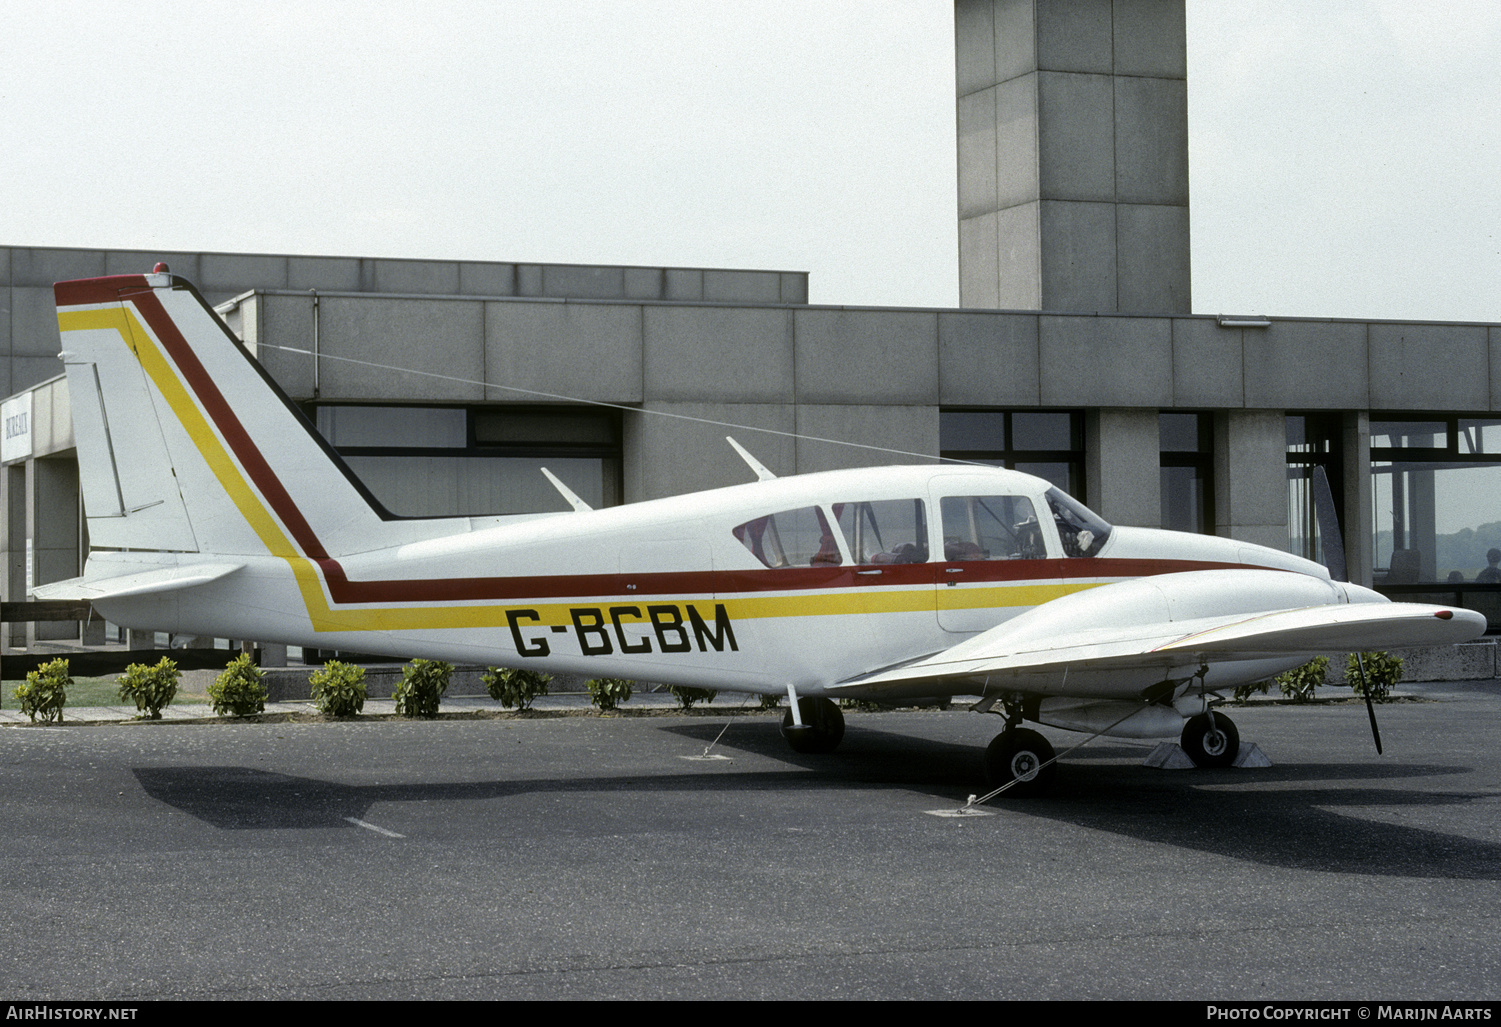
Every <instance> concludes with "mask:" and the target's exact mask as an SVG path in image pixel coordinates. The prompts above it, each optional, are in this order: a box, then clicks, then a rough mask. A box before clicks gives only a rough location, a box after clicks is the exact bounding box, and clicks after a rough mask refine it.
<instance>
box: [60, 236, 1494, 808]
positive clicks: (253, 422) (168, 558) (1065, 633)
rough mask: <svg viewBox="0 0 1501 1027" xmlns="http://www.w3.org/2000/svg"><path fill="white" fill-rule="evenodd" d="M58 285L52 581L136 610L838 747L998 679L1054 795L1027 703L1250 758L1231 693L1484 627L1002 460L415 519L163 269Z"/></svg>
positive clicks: (995, 762)
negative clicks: (548, 676) (774, 720)
mask: <svg viewBox="0 0 1501 1027" xmlns="http://www.w3.org/2000/svg"><path fill="white" fill-rule="evenodd" d="M56 297H57V309H58V326H59V328H60V329H61V332H62V340H63V353H62V360H63V362H64V363H65V364H66V366H67V374H68V388H69V393H70V395H71V399H72V412H73V428H74V434H75V437H76V439H77V444H78V463H79V472H80V476H81V479H82V488H83V496H84V507H85V512H86V514H87V517H88V529H89V536H90V540H91V544H92V549H91V552H90V554H89V557H88V562H87V564H86V567H85V571H84V574H83V576H82V577H80V578H75V579H72V580H70V581H65V582H59V583H57V584H52V585H47V586H43V587H41V588H38V589H36V595H37V596H38V597H41V598H70V599H88V600H91V601H92V602H93V604H94V606H95V607H96V608H97V609H98V611H99V612H100V613H101V614H102V615H104V616H105V617H107V618H108V619H110V620H111V621H114V622H115V623H117V624H121V625H125V626H127V627H131V628H138V629H147V630H163V631H172V632H178V633H184V634H189V635H208V636H215V637H220V638H255V639H261V640H265V641H275V642H284V643H289V644H292V645H302V646H312V647H317V648H320V649H344V650H351V651H358V652H367V653H379V654H388V655H391V656H394V657H401V658H408V657H414V656H416V657H427V658H433V659H444V660H449V661H453V662H461V663H478V664H498V665H504V666H513V667H526V668H532V669H536V670H547V671H562V672H566V673H579V674H587V675H591V676H602V675H610V676H619V677H627V678H635V679H642V680H649V681H659V682H666V683H670V684H683V685H694V686H700V687H707V688H713V689H718V690H728V691H739V692H747V693H759V694H763V695H773V694H775V695H781V694H786V695H787V696H788V699H789V706H790V709H789V710H788V712H787V715H786V717H785V718H784V721H783V731H784V733H785V735H786V737H787V739H788V741H789V742H790V744H791V745H792V747H793V748H794V749H796V750H797V751H799V752H827V751H829V750H832V749H833V748H834V747H835V746H836V745H837V744H838V743H839V741H840V738H841V737H842V736H843V733H844V724H843V717H842V715H841V714H840V712H839V708H838V706H837V705H836V703H835V702H834V701H833V700H834V699H837V698H841V697H846V696H848V697H858V698H862V699H872V700H882V701H885V700H896V699H902V700H912V699H936V698H941V697H945V696H953V695H979V696H982V697H983V698H982V702H981V704H980V705H981V707H983V708H985V709H990V708H991V707H992V706H993V705H995V704H996V703H999V704H1000V705H1001V709H1002V710H1003V711H1004V712H1005V716H1006V724H1007V726H1006V729H1005V730H1004V731H1003V732H1002V733H1001V734H1000V735H999V736H998V737H997V738H996V739H995V741H994V742H992V743H991V745H990V747H989V749H988V751H987V761H986V764H987V768H988V770H989V773H990V775H991V777H992V779H993V781H994V782H995V783H997V784H1001V783H1007V782H1015V783H1016V784H1017V785H1018V786H1019V788H1018V790H1019V791H1038V790H1041V789H1042V788H1043V787H1045V786H1046V784H1047V781H1048V779H1049V776H1050V774H1051V771H1052V769H1053V768H1052V763H1051V760H1052V759H1053V751H1052V749H1051V747H1050V746H1049V744H1048V742H1047V740H1046V739H1044V738H1043V736H1042V735H1041V734H1039V733H1037V732H1036V731H1031V730H1027V729H1024V728H1022V727H1021V723H1022V721H1023V720H1024V719H1025V720H1033V721H1037V722H1039V723H1042V724H1047V725H1052V726H1055V727H1061V728H1068V729H1073V730H1078V731H1088V732H1100V731H1105V732H1107V733H1111V734H1116V735H1124V736H1128V737H1137V738H1157V737H1167V736H1172V735H1181V741H1182V745H1183V748H1184V750H1185V751H1187V752H1188V753H1189V755H1190V756H1192V757H1193V759H1194V760H1195V762H1197V763H1198V764H1200V765H1203V766H1226V765H1229V763H1230V762H1232V761H1233V760H1234V759H1235V757H1236V755H1237V752H1238V749H1239V741H1238V736H1237V733H1236V731H1235V728H1234V725H1233V724H1231V722H1230V720H1229V718H1227V717H1225V716H1223V715H1220V714H1216V713H1213V712H1211V711H1210V709H1209V706H1208V702H1207V699H1206V694H1205V693H1206V692H1211V691H1212V690H1215V689H1223V688H1227V687H1233V686H1235V685H1237V684H1241V683H1244V682H1249V681H1256V680H1260V679H1262V678H1264V677H1266V676H1267V675H1269V674H1272V673H1276V672H1278V671H1281V670H1285V669H1288V668H1290V667H1294V666H1297V665H1298V664H1300V663H1302V662H1304V661H1306V660H1307V659H1308V658H1309V657H1311V656H1312V655H1314V654H1317V653H1319V652H1326V651H1332V650H1345V651H1348V650H1361V649H1389V648H1394V647H1401V646H1411V645H1429V644H1439V643H1446V642H1459V641H1463V640H1466V639H1469V638H1473V637H1475V636H1477V635H1479V634H1481V633H1482V632H1484V630H1485V627H1486V622H1485V618H1484V617H1483V616H1481V615H1480V614H1478V613H1474V612H1471V611H1468V610H1463V609H1447V608H1440V607H1433V606H1418V605H1411V604H1405V603H1391V602H1388V601H1387V600H1386V599H1385V598H1384V597H1382V596H1380V595H1378V594H1377V593H1375V592H1373V591H1370V590H1369V589H1365V588H1361V587H1359V586H1357V585H1350V584H1345V583H1342V582H1338V581H1335V580H1332V579H1331V576H1330V574H1329V572H1328V571H1327V570H1325V568H1323V567H1321V566H1319V565H1318V564H1315V563H1311V562H1309V561H1307V560H1303V559H1299V558H1298V557H1294V556H1290V555H1288V554H1286V553H1281V552H1277V551H1275V550H1272V549H1267V548H1263V547H1261V546H1256V545H1251V544H1248V543H1244V542H1237V541H1234V540H1232V539H1227V538H1216V537H1210V536H1205V535H1191V534H1183V533H1176V532H1169V531H1158V530H1149V529H1145V528H1127V527H1116V526H1112V525H1110V524H1108V523H1106V522H1105V521H1104V520H1103V519H1102V518H1100V517H1099V516H1098V515H1096V514H1094V513H1092V512H1091V511H1089V510H1088V509H1086V508H1085V507H1084V506H1083V505H1081V504H1080V503H1078V502H1076V501H1075V500H1074V499H1072V498H1070V497H1069V496H1068V495H1066V494H1064V493H1063V492H1061V491H1059V490H1058V489H1057V488H1054V487H1053V486H1052V485H1050V484H1049V483H1048V482H1046V481H1043V480H1041V479H1039V478H1034V477H1031V476H1029V475H1026V474H1020V473H1017V472H1014V471H1006V470H1000V469H994V468H986V467H972V466H945V465H935V466H926V467H888V468H881V469H860V470H849V471H829V472H825V473H820V474H805V475H798V476H795V477H787V478H777V477H775V476H774V475H773V474H772V473H771V472H770V471H768V470H766V469H765V468H764V467H762V466H761V465H759V464H758V463H757V462H756V461H755V459H754V458H753V457H750V456H749V454H745V453H744V451H743V450H742V451H741V452H742V454H743V455H744V456H745V457H746V459H747V462H748V463H749V464H750V465H751V467H752V469H753V470H755V471H756V474H757V478H758V480H756V481H754V482H751V483H749V484H745V485H737V486H733V487H730V488H722V489H715V490H713V491H710V492H702V493H697V494H693V495H686V496H678V497H674V498H670V499H657V500H652V501H650V502H644V503H635V504H631V505H627V506H620V507H615V508H612V509H607V510H591V509H589V507H588V506H587V505H586V504H585V503H584V502H583V501H582V500H579V499H578V497H576V496H574V495H573V494H572V493H570V492H569V491H568V490H567V489H566V487H562V486H561V485H560V491H562V492H563V494H564V496H565V498H567V499H569V501H570V503H571V504H572V505H573V507H574V511H573V512H570V513H557V514H544V515H526V516H496V517H449V518H403V517H396V516H393V515H391V514H390V513H388V512H387V511H385V510H384V509H383V508H382V507H381V506H380V504H379V503H377V502H376V501H375V500H374V499H373V498H372V497H371V495H370V493H369V492H368V491H367V490H366V489H365V488H364V486H363V485H362V484H361V483H360V481H359V480H358V479H357V478H356V477H355V476H354V475H353V474H352V473H351V472H350V470H349V468H348V467H346V466H345V465H344V463H343V461H341V460H340V459H339V457H338V456H337V455H336V454H335V453H334V452H333V450H332V449H331V448H330V447H329V446H328V444H327V443H326V442H325V441H324V440H323V438H322V437H320V436H319V435H318V433H317V432H316V431H315V430H314V428H313V427H312V426H311V425H310V424H309V423H308V421H307V420H306V419H305V418H304V417H303V415H302V414H301V412H300V411H298V410H297V409H296V407H294V406H293V405H292V404H291V403H290V402H289V401H288V399H287V397H286V396H285V394H283V393H282V391H281V390H280V389H279V388H278V387H277V386H276V384H275V383H274V382H273V381H272V380H271V378H270V377H269V376H268V375H267V374H266V373H265V371H264V370H263V369H262V368H261V366H260V365H259V364H258V363H257V362H256V361H255V360H254V359H253V358H252V357H251V356H250V355H249V353H247V351H246V349H245V348H244V347H243V346H242V345H241V344H240V343H239V342H238V341H237V340H236V339H235V338H234V336H232V335H231V334H230V332H229V330H228V329H227V328H226V327H225V325H224V324H223V322H222V321H220V320H219V319H218V318H217V317H216V316H215V314H214V312H213V311H212V310H211V309H210V308H209V307H208V305H207V304H206V303H205V302H204V300H203V298H202V297H201V296H200V295H199V294H198V292H197V291H196V290H195V289H194V288H193V287H192V286H191V285H190V284H188V283H187V282H186V281H184V280H183V279H181V278H179V277H176V276H174V275H172V274H170V273H168V271H167V269H166V267H165V265H158V266H157V269H156V271H155V272H153V273H152V274H147V275H121V276H117V277H110V278H94V279H87V280H83V281H74V282H61V283H59V284H58V285H57V286H56ZM739 448H740V447H739V446H736V449H737V450H738V449H739ZM549 476H550V475H549ZM1326 537H1327V531H1326Z"/></svg>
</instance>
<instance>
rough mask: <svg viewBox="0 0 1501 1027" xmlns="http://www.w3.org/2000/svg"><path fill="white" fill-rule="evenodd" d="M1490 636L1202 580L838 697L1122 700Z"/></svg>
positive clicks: (922, 664)
mask: <svg viewBox="0 0 1501 1027" xmlns="http://www.w3.org/2000/svg"><path fill="white" fill-rule="evenodd" d="M1371 597H1375V600H1372V599H1371ZM1321 599H1322V602H1320V600H1321ZM1350 600H1355V601H1350ZM1376 600H1379V601H1376ZM1485 628H1486V621H1485V617H1484V616H1483V615H1481V614H1479V613H1476V612H1475V611H1472V610H1464V609H1455V608H1450V607H1437V606H1425V605H1419V604H1414V603H1391V602H1386V601H1385V600H1384V599H1381V597H1379V596H1377V594H1376V593H1374V592H1369V591H1368V590H1366V589H1358V588H1356V587H1354V586H1346V585H1340V584H1336V583H1333V582H1329V581H1323V580H1320V579H1317V578H1312V577H1308V576H1306V575H1296V574H1290V573H1287V572H1281V571H1260V570H1236V571H1195V572H1188V573H1183V574H1166V575H1160V576H1157V577H1153V578H1141V579H1136V580H1133V581H1125V582H1118V583H1115V584H1110V585H1103V586H1100V587H1098V588H1095V589H1091V590H1089V591H1087V592H1082V593H1077V594H1075V595H1072V596H1066V597H1064V598H1061V599H1056V600H1054V601H1052V602H1050V603H1046V604H1044V605H1042V606H1039V607H1037V608H1035V609H1033V610H1030V611H1028V612H1027V613H1025V614H1023V615H1021V616H1020V617H1016V618H1014V619H1013V620H1010V621H1007V622H1006V623H1004V624H1001V625H998V626H997V627H994V628H991V629H990V630H989V631H985V632H982V633H980V634H979V635H976V636H974V637H973V638H970V639H968V640H966V641H964V642H961V643H959V644H957V645H955V646H952V647H950V648H949V649H946V650H943V651H942V652H937V653H933V654H931V655H927V656H924V657H922V658H920V659H917V660H914V661H911V662H908V663H905V664H902V665H899V666H895V667H888V668H884V669H881V670H878V671H876V672H873V673H869V674H865V675H862V676H860V677H856V678H850V679H848V680H845V681H842V682H840V683H839V684H838V685H836V686H834V687H833V688H832V689H831V692H833V693H835V694H837V693H840V692H846V693H849V694H856V693H860V694H865V693H870V694H890V695H920V694H929V695H934V694H942V693H944V692H954V693H957V692H960V691H963V690H969V691H976V689H975V688H974V686H975V685H976V684H977V683H979V682H983V681H986V680H988V681H989V683H990V684H991V685H992V686H995V687H1000V688H1010V689H1015V690H1018V691H1028V692H1041V693H1051V694H1085V695H1090V694H1092V695H1120V694H1131V693H1134V692H1137V691H1140V690H1141V689H1144V688H1147V687H1149V686H1151V685H1153V684H1156V683H1157V682H1159V681H1162V680H1165V679H1169V678H1174V677H1178V676H1183V677H1187V676H1189V675H1192V674H1193V673H1195V672H1196V671H1197V670H1198V669H1199V668H1200V667H1201V666H1205V665H1207V666H1209V667H1211V668H1220V673H1219V674H1217V675H1216V674H1210V675H1209V677H1208V678H1207V679H1206V680H1208V681H1209V682H1210V683H1211V687H1219V686H1223V685H1226V684H1231V683H1239V682H1240V681H1244V680H1258V679H1260V678H1262V677H1265V676H1266V673H1265V668H1266V666H1267V665H1268V664H1269V663H1275V662H1276V661H1278V660H1281V661H1282V662H1284V663H1286V664H1288V665H1290V666H1295V665H1296V664H1297V663H1298V662H1301V661H1302V660H1305V659H1308V658H1311V657H1312V656H1315V655H1318V654H1320V653H1327V652H1348V651H1356V650H1373V649H1397V648H1404V647H1410V646H1420V645H1442V644H1448V643H1454V642H1462V641H1467V640H1468V639H1471V638H1474V637H1476V636H1478V635H1480V634H1482V633H1484V631H1485ZM1234 664H1240V665H1241V666H1240V668H1239V669H1243V670H1244V673H1241V674H1240V676H1239V677H1238V678H1235V679H1234V680H1230V678H1231V677H1233V672H1231V670H1230V668H1229V667H1228V666H1227V665H1234ZM1070 678H1071V679H1072V680H1070ZM925 689H926V692H925V691H924V690H925Z"/></svg>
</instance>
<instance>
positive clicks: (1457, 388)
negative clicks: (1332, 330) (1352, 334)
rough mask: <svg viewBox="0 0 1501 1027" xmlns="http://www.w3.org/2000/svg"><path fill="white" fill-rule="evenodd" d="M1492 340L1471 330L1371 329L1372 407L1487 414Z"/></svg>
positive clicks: (1442, 327) (1474, 328)
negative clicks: (1490, 343) (1472, 411)
mask: <svg viewBox="0 0 1501 1027" xmlns="http://www.w3.org/2000/svg"><path fill="white" fill-rule="evenodd" d="M1487 335H1488V330H1487V329H1486V328H1483V327H1480V326H1471V325H1431V324H1429V325H1423V324H1373V325H1371V328H1370V334H1369V336H1368V338H1369V341H1370V359H1371V407H1372V408H1373V409H1376V410H1483V409H1485V408H1486V407H1487V406H1488V405H1489V403H1490V392H1491V390H1490V353H1489V340H1488V338H1487Z"/></svg>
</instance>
